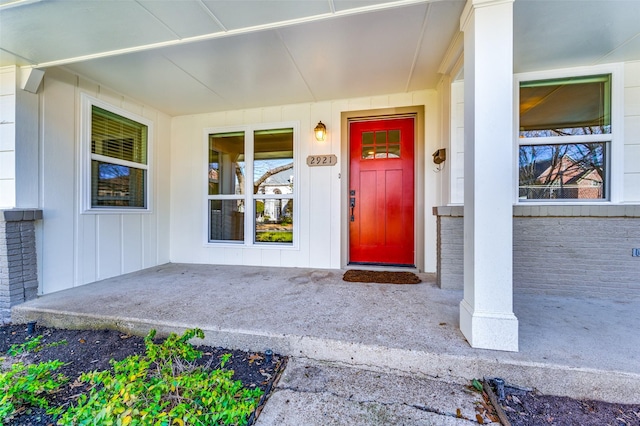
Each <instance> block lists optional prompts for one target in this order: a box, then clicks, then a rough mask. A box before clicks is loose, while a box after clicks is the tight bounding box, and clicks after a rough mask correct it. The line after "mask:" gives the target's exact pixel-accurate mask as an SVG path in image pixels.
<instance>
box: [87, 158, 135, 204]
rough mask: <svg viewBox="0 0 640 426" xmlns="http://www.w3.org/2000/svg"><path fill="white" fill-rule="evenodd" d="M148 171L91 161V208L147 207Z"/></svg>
mask: <svg viewBox="0 0 640 426" xmlns="http://www.w3.org/2000/svg"><path fill="white" fill-rule="evenodd" d="M145 181H146V170H143V169H136V168H134V167H126V166H121V165H117V164H110V163H104V162H101V161H97V160H92V161H91V207H136V208H145V207H146V196H145V188H146V182H145Z"/></svg>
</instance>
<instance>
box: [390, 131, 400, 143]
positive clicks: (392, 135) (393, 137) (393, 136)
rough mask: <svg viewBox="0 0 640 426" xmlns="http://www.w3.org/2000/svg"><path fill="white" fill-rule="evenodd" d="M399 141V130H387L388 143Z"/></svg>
mask: <svg viewBox="0 0 640 426" xmlns="http://www.w3.org/2000/svg"><path fill="white" fill-rule="evenodd" d="M399 143H400V130H389V144H394V145H395V144H399Z"/></svg>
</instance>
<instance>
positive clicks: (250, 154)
mask: <svg viewBox="0 0 640 426" xmlns="http://www.w3.org/2000/svg"><path fill="white" fill-rule="evenodd" d="M284 128H291V129H293V181H294V182H299V181H300V180H299V173H300V170H299V169H300V152H299V151H300V149H299V145H300V144H299V139H300V123H299V122H298V121H283V122H273V123H259V124H248V125H239V126H225V127H207V128H205V129H204V130H203V139H204V144H203V145H204V155H203V157H204V167H203V170H204V172H203V191H202V193H203V194H204V197H203V200H204V203H203V204H204V205H203V212H204V214H203V225H202V228H203V235H204V246H205V247H236V248H238V247H245V248H259V249H277V250H298V249H299V245H300V222H299V221H300V208H299V204H300V188H299V187H300V185H294V186H293V192H292V193H291V194H280V195H277V194H261V193H260V192H258V193H257V194H254V193H253V179H245V188H244V194H243V195H242V196H239V195H236V194H218V195H209V137H210V135H212V134H218V133H220V134H222V133H233V132H244V137H245V140H244V143H245V145H244V152H245V154H244V156H245V158H244V163H245V174H246V176H253V173H254V170H253V167H254V146H255V145H254V135H255V132H257V131H263V130H276V129H284ZM237 199H241V200H243V201H244V206H245V209H244V215H245V216H244V240H243V241H232V240H213V241H212V240H210V239H209V236H210V229H209V223H210V216H209V214H210V209H209V201H210V200H237ZM266 199H291V200H293V243H276V242H256V241H255V229H256V217H255V216H256V215H255V201H256V200H266Z"/></svg>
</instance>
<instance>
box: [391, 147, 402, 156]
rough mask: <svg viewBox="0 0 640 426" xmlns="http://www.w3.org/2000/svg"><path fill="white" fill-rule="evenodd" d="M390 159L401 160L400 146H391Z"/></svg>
mask: <svg viewBox="0 0 640 426" xmlns="http://www.w3.org/2000/svg"><path fill="white" fill-rule="evenodd" d="M389 158H400V145H389Z"/></svg>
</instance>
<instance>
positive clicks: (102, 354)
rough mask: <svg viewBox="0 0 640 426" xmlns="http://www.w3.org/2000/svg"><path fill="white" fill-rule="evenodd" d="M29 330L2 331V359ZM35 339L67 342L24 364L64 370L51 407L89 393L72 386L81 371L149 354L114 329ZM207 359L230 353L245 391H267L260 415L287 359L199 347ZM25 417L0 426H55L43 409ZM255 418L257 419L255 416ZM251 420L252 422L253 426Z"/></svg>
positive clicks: (47, 332)
mask: <svg viewBox="0 0 640 426" xmlns="http://www.w3.org/2000/svg"><path fill="white" fill-rule="evenodd" d="M26 330H27V327H26V325H5V326H2V327H0V356H4V354H6V352H7V350H8V349H9V348H10V347H11V345H12V344H20V343H24V342H25V341H26V338H27V331H26ZM34 335H36V336H37V335H42V336H44V337H43V340H42V343H43V344H47V343H54V342H60V341H62V340H66V342H67V343H66V344H63V345H57V346H54V347H48V348H44V349H42V350H41V351H39V352H37V353H29V354H28V355H27V358H25V360H24V362H25V363H27V362H30V363H38V362H43V361H49V360H53V359H58V360H60V361H62V362H64V363H66V365H64V366H63V367H61V368H60V369H59V370H58V371H59V372H60V373H62V374H64V375H66V376H67V377H69V379H70V380H69V382H68V383H67V385H66V386H64V387H63V389H62V391H60V392H58V393H57V394H55V395H54V397H53V398H52V400H51V405H52V406H59V405H63V404H69V403H72V402H73V401H75V399H77V397H78V396H79V395H80V394H81V393H83V392H85V391H87V389H86V387H85V386H84V385H82V386H79V387H78V386H77V384H76V386H75V387H74V386H71V385H72V384H73V382H74V379H76V378H77V377H79V376H80V374H81V373H82V372H88V371H94V370H99V371H101V370H107V369H110V368H111V365H110V364H109V360H111V359H114V360H117V361H119V360H122V359H124V358H126V357H128V356H129V355H134V354H142V353H144V351H145V346H144V341H143V339H142V338H141V337H138V336H131V335H128V334H126V333H122V332H119V331H113V330H61V329H51V328H44V327H39V326H38V327H36V332H35V334H34ZM198 349H200V350H201V351H202V352H204V356H203V357H202V358H201V359H200V360H199V362H201V363H203V365H205V364H206V363H207V362H208V361H209V360H211V359H212V358H213V360H214V361H213V363H212V365H217V364H218V360H219V359H220V357H221V356H222V355H224V354H227V353H231V354H232V356H231V358H230V360H229V362H228V363H227V364H226V365H225V369H228V370H233V371H234V376H233V378H234V380H240V381H242V383H243V384H244V385H245V386H246V387H259V388H261V389H262V390H263V391H265V396H263V398H262V401H261V406H260V407H258V409H257V410H256V411H257V412H259V411H260V410H261V409H262V406H263V405H264V403H265V401H266V398H267V397H268V395H269V393H270V391H271V388H272V386H273V383H274V380H276V378H277V376H278V375H279V374H280V373H281V370H282V368H284V365H285V364H286V357H283V356H280V355H277V354H274V355H273V357H272V361H271V362H270V363H267V362H266V360H265V356H264V354H263V353H255V352H254V353H250V352H243V351H236V350H229V349H224V348H220V347H215V348H214V347H210V346H199V347H198ZM29 411H30V412H25V413H22V414H21V415H20V416H18V417H17V418H16V419H14V420H13V421H11V422H10V423H3V420H2V419H0V424H7V425H15V426H18V425H19V426H27V425H29V426H40V425H43V426H44V425H47V426H48V425H53V424H55V422H54V421H53V419H52V418H51V417H50V416H48V415H47V414H46V413H45V412H44V410H39V409H33V410H29ZM252 417H253V416H252ZM252 422H253V418H251V419H250V423H249V424H251V423H252Z"/></svg>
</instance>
